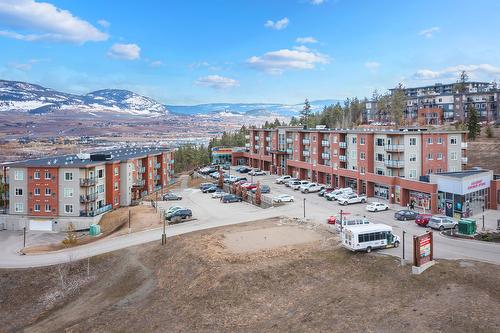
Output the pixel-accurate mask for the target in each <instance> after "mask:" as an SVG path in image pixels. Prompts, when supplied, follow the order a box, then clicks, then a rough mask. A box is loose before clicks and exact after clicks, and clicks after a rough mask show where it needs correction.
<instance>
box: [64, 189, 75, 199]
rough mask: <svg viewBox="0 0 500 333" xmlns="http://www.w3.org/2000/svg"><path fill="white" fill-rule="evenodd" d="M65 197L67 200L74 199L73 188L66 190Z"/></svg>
mask: <svg viewBox="0 0 500 333" xmlns="http://www.w3.org/2000/svg"><path fill="white" fill-rule="evenodd" d="M64 197H65V198H73V189H72V188H65V189H64Z"/></svg>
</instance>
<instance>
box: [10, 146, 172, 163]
mask: <svg viewBox="0 0 500 333" xmlns="http://www.w3.org/2000/svg"><path fill="white" fill-rule="evenodd" d="M167 151H169V150H168V149H163V148H150V147H140V148H116V149H110V150H102V151H97V152H92V153H87V154H70V155H59V156H50V157H44V158H38V159H31V160H24V161H18V162H12V163H6V164H5V166H7V167H21V168H23V167H52V168H54V167H60V168H64V167H66V168H83V167H90V166H95V165H102V164H106V163H113V162H122V161H127V160H130V159H135V158H143V157H147V156H148V155H158V154H161V153H164V152H167ZM91 155H92V156H93V155H110V158H109V159H103V160H98V161H97V160H91V158H90V156H91Z"/></svg>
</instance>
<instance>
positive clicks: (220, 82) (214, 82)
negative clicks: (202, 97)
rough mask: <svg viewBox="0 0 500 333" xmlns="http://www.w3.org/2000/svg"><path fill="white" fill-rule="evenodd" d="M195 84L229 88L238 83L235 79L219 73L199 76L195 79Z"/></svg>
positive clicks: (214, 87)
mask: <svg viewBox="0 0 500 333" xmlns="http://www.w3.org/2000/svg"><path fill="white" fill-rule="evenodd" d="M196 84H197V85H199V86H204V87H210V88H213V89H229V88H234V87H237V86H239V85H240V83H239V82H238V81H237V80H235V79H231V78H228V77H224V76H220V75H208V76H204V77H200V78H199V79H198V80H196Z"/></svg>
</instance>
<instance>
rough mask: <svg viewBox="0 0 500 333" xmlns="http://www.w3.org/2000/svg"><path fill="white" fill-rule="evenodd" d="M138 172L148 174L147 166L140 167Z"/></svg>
mask: <svg viewBox="0 0 500 333" xmlns="http://www.w3.org/2000/svg"><path fill="white" fill-rule="evenodd" d="M138 172H139V173H144V172H146V167H145V166H143V167H139V169H138Z"/></svg>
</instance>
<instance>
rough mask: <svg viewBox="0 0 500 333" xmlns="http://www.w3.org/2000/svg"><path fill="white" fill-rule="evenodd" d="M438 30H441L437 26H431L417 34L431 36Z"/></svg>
mask: <svg viewBox="0 0 500 333" xmlns="http://www.w3.org/2000/svg"><path fill="white" fill-rule="evenodd" d="M439 30H441V29H440V28H439V27H432V28H429V29H424V30H421V31H419V32H418V34H419V35H420V36H424V37H426V38H432V35H433V34H434V33H435V32H439Z"/></svg>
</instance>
